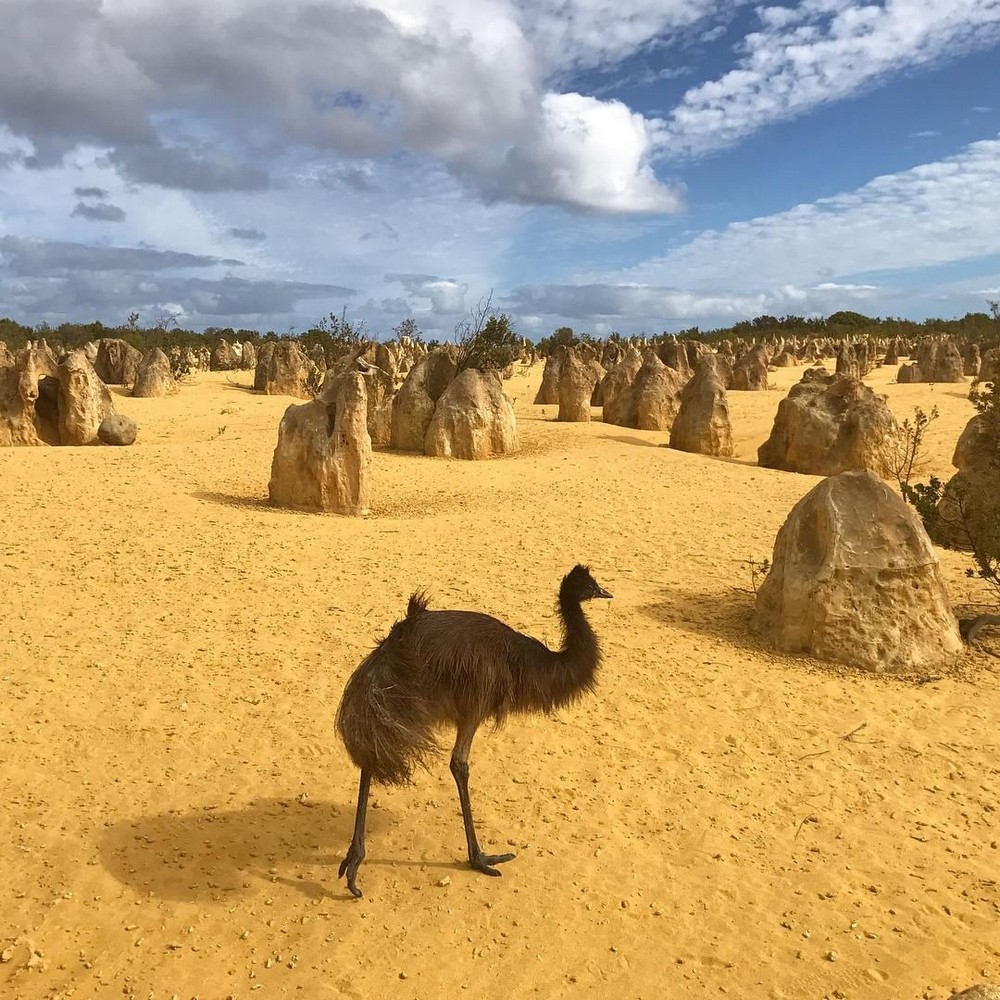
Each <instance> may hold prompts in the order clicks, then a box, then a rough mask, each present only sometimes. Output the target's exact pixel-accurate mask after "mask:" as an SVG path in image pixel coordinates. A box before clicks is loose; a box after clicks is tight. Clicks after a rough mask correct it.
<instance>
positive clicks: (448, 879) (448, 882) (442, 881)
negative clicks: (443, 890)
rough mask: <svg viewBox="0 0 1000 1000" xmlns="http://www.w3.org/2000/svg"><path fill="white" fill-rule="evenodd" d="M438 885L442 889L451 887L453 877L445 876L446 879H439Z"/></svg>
mask: <svg viewBox="0 0 1000 1000" xmlns="http://www.w3.org/2000/svg"><path fill="white" fill-rule="evenodd" d="M438 885H439V886H442V887H444V886H446V885H451V876H450V875H445V877H444V878H439V879H438Z"/></svg>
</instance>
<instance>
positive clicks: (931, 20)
mask: <svg viewBox="0 0 1000 1000" xmlns="http://www.w3.org/2000/svg"><path fill="white" fill-rule="evenodd" d="M757 14H758V17H759V19H760V30H758V31H756V32H753V33H752V34H749V35H747V37H746V38H745V39H744V41H743V45H742V55H741V58H740V60H739V62H738V64H737V66H736V67H735V68H734V69H732V70H730V71H729V72H727V73H725V74H724V75H722V76H721V77H719V78H718V79H716V80H710V81H708V82H706V83H703V84H700V85H699V86H697V87H693V88H691V89H690V90H688V91H687V93H686V94H685V95H684V97H683V99H682V100H681V102H680V103H679V104H678V105H677V107H675V108H674V109H673V111H672V112H671V114H670V116H669V119H668V120H667V122H666V124H665V125H664V127H663V129H662V131H661V132H660V134H659V137H658V139H659V144H660V146H661V148H662V149H663V151H664V152H665V153H666V154H667V155H670V156H697V155H700V154H704V153H708V152H711V151H713V150H717V149H723V148H725V147H727V146H731V145H733V144H734V143H736V142H738V141H739V140H740V139H743V138H744V137H746V136H748V135H750V134H751V133H753V132H755V131H756V130H758V129H759V128H761V127H762V126H764V125H767V124H769V123H771V122H777V121H784V120H787V119H790V118H793V117H796V116H798V115H800V114H803V113H804V112H806V111H808V110H809V109H811V108H814V107H816V106H817V105H820V104H825V103H827V102H830V101H835V100H841V99H843V98H845V97H849V96H852V95H854V94H857V93H858V92H860V91H861V90H862V89H863V88H865V87H869V86H872V85H874V84H876V83H877V82H879V81H880V80H882V79H883V78H885V77H886V76H888V75H890V74H893V73H897V72H899V71H901V70H903V69H907V68H913V67H920V66H928V65H931V64H933V63H935V62H938V61H939V60H941V59H942V58H945V57H955V56H957V55H961V54H963V53H965V52H970V51H973V50H977V49H984V48H989V47H990V46H992V45H995V44H996V42H997V40H998V39H1000V0H949V2H948V3H939V2H937V0H885V2H884V3H883V4H881V5H878V4H872V3H853V2H850V0H803V2H801V3H799V4H798V5H797V6H795V7H777V6H774V7H758V8H757Z"/></svg>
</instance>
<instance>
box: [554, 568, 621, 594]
mask: <svg viewBox="0 0 1000 1000" xmlns="http://www.w3.org/2000/svg"><path fill="white" fill-rule="evenodd" d="M559 593H560V596H561V597H565V598H568V599H569V600H573V601H591V600H593V599H594V598H595V597H611V594H609V593H608V591H606V590H605V589H604V588H603V587H602V586H601V585H600V584H599V583H598V582H597V581H596V580H595V579H594V578H593V577H592V576H591V575H590V567H589V566H582V565H580V564H579V563H578V564H577V565H576V566H574V567H573V568H572V569H571V570H570V571H569V572H568V573H567V574H566V576H564V577H563V582H562V586H561V587H560V588H559Z"/></svg>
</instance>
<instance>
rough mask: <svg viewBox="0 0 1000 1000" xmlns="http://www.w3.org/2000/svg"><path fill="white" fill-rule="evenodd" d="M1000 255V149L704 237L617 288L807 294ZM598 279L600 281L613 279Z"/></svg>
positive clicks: (970, 153)
mask: <svg viewBox="0 0 1000 1000" xmlns="http://www.w3.org/2000/svg"><path fill="white" fill-rule="evenodd" d="M991 254H1000V140H984V141H982V142H976V143H973V144H972V145H970V146H968V147H967V148H966V149H965V150H964V151H963V152H961V153H959V154H958V155H956V156H952V157H949V158H948V159H945V160H940V161H938V162H934V163H927V164H923V165H921V166H918V167H914V168H913V169H911V170H906V171H902V172H900V173H897V174H887V175H885V176H882V177H876V178H875V179H874V180H872V181H870V182H869V183H868V184H865V185H864V186H863V187H861V188H859V189H857V190H856V191H851V192H847V193H844V194H838V195H835V196H833V197H830V198H823V199H820V200H819V201H816V202H813V203H811V204H803V205H796V206H795V207H794V208H791V209H789V210H788V211H785V212H780V213H777V214H775V215H769V216H764V217H761V218H756V219H750V220H748V221H745V222H734V223H732V224H730V225H729V226H726V227H725V228H724V229H722V230H707V231H705V232H703V233H701V234H699V235H698V236H696V237H695V238H694V239H692V240H690V241H689V242H688V243H686V244H683V245H681V246H678V247H676V248H675V249H672V250H669V251H668V252H667V253H665V254H663V255H662V256H660V257H657V258H654V259H652V260H649V261H646V262H645V263H643V264H640V265H639V266H637V267H635V268H631V269H629V270H627V271H624V272H621V274H620V280H622V281H629V282H640V283H647V282H648V283H651V284H659V283H661V282H662V280H663V278H664V277H667V276H669V279H670V281H671V283H672V284H682V285H684V286H686V287H691V288H710V287H715V286H716V285H717V284H718V281H719V276H720V275H725V276H726V282H727V286H728V287H731V288H734V289H741V290H747V289H761V288H765V289H766V288H775V287H779V286H780V285H782V284H785V283H788V282H791V283H792V284H794V285H805V286H809V285H812V284H816V283H819V282H823V281H835V280H843V279H845V278H850V276H852V275H861V274H866V273H880V272H892V271H904V270H913V269H918V268H925V267H932V266H935V265H941V264H950V263H955V262H958V261H965V260H971V259H975V258H980V257H985V256H988V255H991ZM607 277H608V276H607V275H599V276H597V275H595V276H594V280H607Z"/></svg>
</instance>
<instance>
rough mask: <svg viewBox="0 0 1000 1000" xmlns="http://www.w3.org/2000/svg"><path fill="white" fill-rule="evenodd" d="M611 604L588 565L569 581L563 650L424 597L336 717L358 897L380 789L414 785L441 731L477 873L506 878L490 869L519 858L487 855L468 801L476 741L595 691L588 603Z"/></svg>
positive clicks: (359, 674) (366, 667) (364, 666)
mask: <svg viewBox="0 0 1000 1000" xmlns="http://www.w3.org/2000/svg"><path fill="white" fill-rule="evenodd" d="M610 596H611V595H610V594H609V593H608V592H607V591H606V590H604V589H603V588H602V587H600V586H599V585H598V584H597V582H596V581H595V580H594V578H593V577H592V576H591V575H590V572H589V570H588V569H587V568H586V567H585V566H575V567H574V568H573V569H572V570H571V571H570V572H569V573H567V574H566V576H565V577H564V578H563V581H562V584H561V586H560V588H559V602H558V608H559V613H560V617H561V619H562V624H563V645H562V648H561V649H559V650H550V649H549V648H548V647H547V646H545V645H544V644H543V643H541V642H539V641H538V640H537V639H533V638H532V637H530V636H527V635H523V634H522V633H520V632H517V631H516V630H514V629H512V628H511V627H510V626H509V625H506V624H504V623H503V622H501V621H499V620H498V619H496V618H493V617H491V616H490V615H485V614H481V613H479V612H475V611H430V610H428V609H427V598H426V597H425V596H424V595H423V594H421V593H417V594H414V595H413V596H412V597H411V598H410V600H409V604H408V606H407V612H406V618H404V619H403V620H402V621H398V622H396V623H395V624H394V625H393V627H392V629H391V630H390V631H389V634H388V635H387V636H386V637H385V638H384V639H383V640H382V641H381V642H380V643H379V644H378V646H377V647H376V648H375V649H374V650H373V651H372V652H371V653H370V654H369V655H368V656H367V657H366V658H365V659H364V660H363V661H362V662H361V663H360V664H359V665H358V667H357V668H356V670H355V671H354V674H353V675H352V676H351V678H350V680H349V681H348V683H347V687H346V688H345V690H344V695H343V698H342V700H341V703H340V708H339V710H338V712H337V729H338V731H339V732H340V735H341V737H342V739H343V741H344V745H345V746H346V747H347V752H348V754H349V755H350V757H351V760H352V761H353V762H354V763H355V764H356V765H357V767H358V768H359V769H360V770H361V783H360V788H359V793H358V814H357V817H356V822H355V832H354V839H353V840H352V842H351V847H350V850H349V851H348V855H347V857H346V858H345V859H344V862H343V864H342V865H341V868H340V874H341V875H343V874H345V872H346V873H347V877H348V878H347V881H348V887H349V888H350V890H351V892H352V893H353V894H354V895H356V896H359V895H360V894H361V893H360V891H359V890H358V889H357V886H356V885H355V876H356V874H357V870H358V867H359V866H360V864H361V860H362V859H363V858H364V819H365V811H366V808H367V800H368V789H369V786H370V784H371V782H372V781H375V782H378V783H381V784H388V785H393V784H402V783H405V782H406V781H407V780H408V779H409V778H410V776H411V775H412V773H413V768H414V767H415V766H417V765H418V764H421V763H425V762H426V761H427V759H428V757H429V756H430V755H431V754H432V753H433V752H434V751H435V750H436V749H438V745H437V742H436V740H435V738H434V732H435V729H436V728H437V727H438V726H439V725H441V724H443V723H451V724H452V725H454V726H455V728H456V730H457V738H456V742H455V747H454V750H453V752H452V763H451V768H452V773H453V774H454V775H455V781H456V783H457V785H458V792H459V799H460V801H461V804H462V814H463V819H464V821H465V831H466V840H467V846H468V848H469V861H470V864H471V865H472V866H473V868H476V869H477V870H479V871H483V872H485V873H486V874H490V875H499V874H500V873H499V872H498V871H497V870H496V869H494V868H492V867H491V866H492V865H493V864H499V863H500V862H502V861H508V860H510V859H511V858H512V857H513V855H509V856H508V855H501V856H497V857H492V858H490V857H488V856H486V855H483V854H482V852H481V851H480V849H479V845H478V842H477V841H476V837H475V828H474V825H473V821H472V811H471V806H470V805H469V798H468V756H469V750H470V747H471V744H472V739H473V737H474V735H475V733H476V730H477V729H478V728H479V726H480V725H481V724H482V723H483V722H484V721H485V720H487V719H492V720H493V721H494V722H495V723H497V724H499V723H501V722H503V720H504V719H505V718H506V717H507V716H508V715H511V714H515V713H526V712H549V711H551V710H552V709H555V708H558V707H560V706H562V705H566V704H569V703H570V702H572V701H574V700H575V699H576V698H578V697H580V696H581V695H583V694H585V693H587V692H589V691H591V690H592V689H593V687H594V684H595V680H596V673H597V668H598V666H599V665H600V662H601V651H600V646H599V644H598V641H597V637H596V636H595V634H594V632H593V629H591V627H590V624H589V622H588V621H587V618H586V616H585V615H584V613H583V609H582V608H581V602H583V601H586V600H590V599H592V598H595V597H610Z"/></svg>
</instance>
